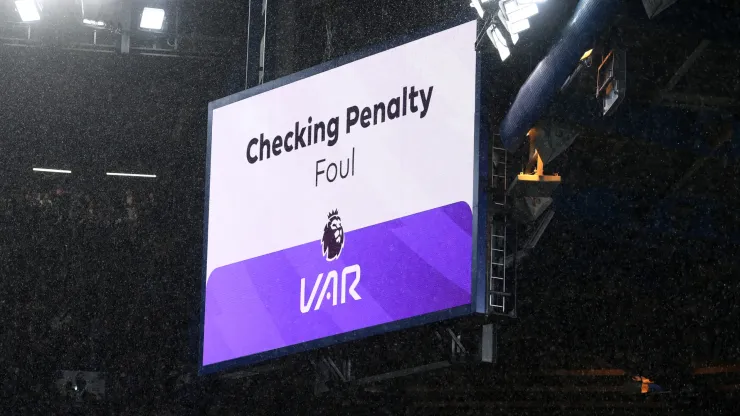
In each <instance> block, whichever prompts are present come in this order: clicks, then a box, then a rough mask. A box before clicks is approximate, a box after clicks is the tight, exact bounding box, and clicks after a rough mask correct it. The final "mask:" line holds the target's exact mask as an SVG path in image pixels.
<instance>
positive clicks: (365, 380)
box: [311, 324, 498, 395]
mask: <svg viewBox="0 0 740 416" xmlns="http://www.w3.org/2000/svg"><path fill="white" fill-rule="evenodd" d="M497 331H498V328H497V327H496V326H495V325H494V324H483V325H479V326H477V327H476V328H475V329H474V330H467V331H466V330H455V329H453V328H450V327H443V328H439V329H437V330H435V331H434V333H433V341H432V342H433V343H434V344H436V346H437V347H441V348H442V350H444V351H446V353H444V354H441V355H440V359H439V360H437V361H432V362H428V363H425V364H422V365H417V366H413V367H407V368H401V369H397V370H392V371H388V372H384V373H379V374H372V375H365V374H357V372H356V371H355V370H354V363H356V360H354V361H353V360H352V359H351V358H347V357H339V356H338V355H335V356H332V355H329V354H319V355H318V356H317V357H316V358H314V359H311V364H312V365H313V368H314V369H315V371H316V379H315V382H314V393H315V394H317V395H320V394H323V393H326V392H329V391H330V390H334V389H339V388H351V387H363V386H368V385H370V384H373V383H378V382H382V381H388V380H392V379H397V378H400V377H406V376H410V375H413V374H420V373H426V372H429V371H434V370H439V369H443V368H447V367H451V366H453V365H456V364H464V363H489V364H494V363H495V362H496V356H497V341H498V332H497Z"/></svg>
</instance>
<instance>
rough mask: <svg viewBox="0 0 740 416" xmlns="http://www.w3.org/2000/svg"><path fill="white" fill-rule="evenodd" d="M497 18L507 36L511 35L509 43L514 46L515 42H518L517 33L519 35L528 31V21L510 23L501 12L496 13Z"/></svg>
mask: <svg viewBox="0 0 740 416" xmlns="http://www.w3.org/2000/svg"><path fill="white" fill-rule="evenodd" d="M498 18H499V20H500V21H501V24H502V25H503V26H504V29H506V31H507V32H509V34H510V35H511V42H512V43H513V44H514V45H516V42H517V41H518V40H519V35H517V33H521V32H524V31H525V30H527V29H529V19H524V20H520V21H518V22H515V23H511V22H509V21H508V20H506V16H504V12H503V11H502V10H499V11H498Z"/></svg>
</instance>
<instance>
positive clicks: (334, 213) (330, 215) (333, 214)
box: [329, 209, 339, 219]
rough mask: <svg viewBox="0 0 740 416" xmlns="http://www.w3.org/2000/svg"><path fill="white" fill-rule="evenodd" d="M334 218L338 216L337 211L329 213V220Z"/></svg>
mask: <svg viewBox="0 0 740 416" xmlns="http://www.w3.org/2000/svg"><path fill="white" fill-rule="evenodd" d="M336 216H339V211H337V210H336V209H335V210H334V211H332V212H330V213H329V219H331V218H332V217H336Z"/></svg>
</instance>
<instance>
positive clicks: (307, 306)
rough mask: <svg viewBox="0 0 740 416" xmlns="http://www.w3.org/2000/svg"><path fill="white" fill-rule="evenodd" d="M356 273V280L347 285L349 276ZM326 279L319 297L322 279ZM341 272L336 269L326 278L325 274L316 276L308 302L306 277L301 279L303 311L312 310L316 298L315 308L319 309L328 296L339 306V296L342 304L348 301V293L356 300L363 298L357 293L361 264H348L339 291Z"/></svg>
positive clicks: (343, 271)
mask: <svg viewBox="0 0 740 416" xmlns="http://www.w3.org/2000/svg"><path fill="white" fill-rule="evenodd" d="M352 274H354V280H353V281H352V284H351V285H350V286H349V288H348V287H347V276H349V275H352ZM322 280H323V281H324V285H323V287H322V288H321V293H320V294H319V297H318V298H316V292H317V291H318V290H319V286H320V285H321V281H322ZM338 280H339V273H337V271H336V270H332V271H330V272H329V273H327V274H326V279H324V274H323V273H320V274H319V276H318V277H317V278H316V282H314V284H313V289H311V295H310V296H309V297H308V302H306V279H301V313H308V311H310V310H311V306H314V300H315V301H316V305H315V306H314V308H313V310H315V311H317V310H319V308H320V307H321V304H322V302H323V301H324V299H325V298H326V300H327V301H329V300H331V301H332V305H333V306H337V301H338V298H340V297H341V299H339V301H341V303H342V304H344V303H347V294H348V293H349V295H350V297H352V299H354V300H360V299H362V298H361V297H360V295H359V294H358V293H357V285H358V284H359V283H360V265H359V264H355V265H353V266H347V267H345V268H344V270H342V287H341V292H339V293H337V289H338V287H337V286H339V282H338ZM329 285H331V291H329Z"/></svg>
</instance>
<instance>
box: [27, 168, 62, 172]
mask: <svg viewBox="0 0 740 416" xmlns="http://www.w3.org/2000/svg"><path fill="white" fill-rule="evenodd" d="M33 171H34V172H46V173H72V171H71V170H64V169H47V168H33Z"/></svg>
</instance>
